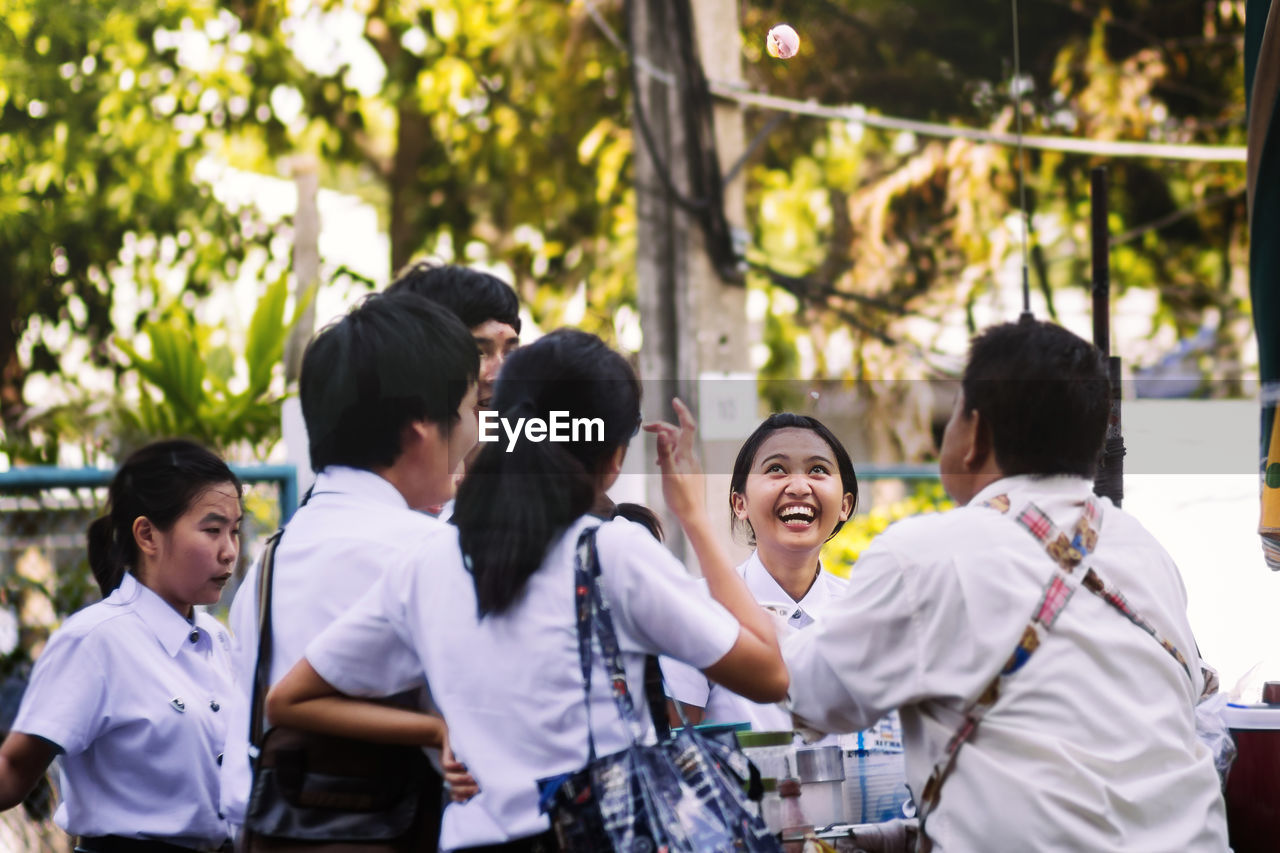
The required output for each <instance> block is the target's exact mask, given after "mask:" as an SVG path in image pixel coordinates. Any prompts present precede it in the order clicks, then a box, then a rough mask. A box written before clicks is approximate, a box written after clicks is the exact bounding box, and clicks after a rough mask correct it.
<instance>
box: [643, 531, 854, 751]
mask: <svg viewBox="0 0 1280 853" xmlns="http://www.w3.org/2000/svg"><path fill="white" fill-rule="evenodd" d="M736 571H737V572H738V574H739V575H740V576H741V577H742V579H743V581H745V582H746V584H747V589H748V590H750V591H751V595H752V596H753V597H754V598H755V600H756V601H758V602H760V603H761V604H781V605H785V606H787V607H788V608H789V609H790V611H791V612H790V614H789V615H788V617H787V624H788V625H789V626H790V627H792V628H797V629H804V628H808V627H809V626H810V625H812V624H813V623H814V619H815V614H820V613H821V612H822V611H823V610H824V609H825V608H826V607H827V605H828V604H830V603H831V602H832V601H834V600H836V599H837V598H839V597H840V596H842V595H844V593H845V590H846V589H848V586H849V582H848V581H846V580H844V579H843V578H840V577H837V576H836V575H833V574H831V573H830V572H827V571H819V572H818V576H817V578H815V579H814V582H813V585H812V586H810V587H809V591H808V592H806V593H805V594H804V598H802V599H800V600H799V601H795V600H793V599H792V598H791V596H790V595H788V594H787V591H786V590H784V589H783V588H782V586H781V585H780V584H779V583H778V581H777V580H776V579H775V578H774V577H773V575H771V574H769V570H768V569H766V568H765V567H764V563H762V562H760V554H759V552H756V551H753V552H752V553H751V556H750V557H749V558H747V560H746V561H745V562H744V563H743V564H742V565H740V566H738V568H737V569H736ZM703 583H704V585H705V581H704V582H703ZM661 664H662V678H663V680H664V681H665V682H666V688H667V695H668V696H670V697H671V698H672V699H675V700H677V701H679V702H682V703H684V704H685V705H692V706H695V707H698V708H702V709H704V712H703V722H706V723H744V722H745V723H750V724H751V728H752V730H753V731H758V732H773V731H790V730H791V727H792V723H791V714H790V713H788V712H787V711H786V710H785V709H783V708H782V707H781V706H779V705H776V704H773V703H768V704H761V703H759V702H752V701H751V700H750V699H747V698H745V697H742V696H739V695H738V694H737V693H734V692H733V691H731V690H729V689H728V688H726V687H721V686H720V685H719V684H713V683H712V682H710V681H708V680H707V677H706V676H705V675H703V674H702V672H701V671H699V670H697V669H694V668H693V667H691V666H689V665H688V664H685V663H681V662H680V661H676V660H672V659H671V658H666V657H664V658H662V660H661Z"/></svg>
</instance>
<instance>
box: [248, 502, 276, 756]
mask: <svg viewBox="0 0 1280 853" xmlns="http://www.w3.org/2000/svg"><path fill="white" fill-rule="evenodd" d="M283 534H284V528H283V527H282V528H280V529H279V530H277V531H276V532H275V533H273V534H271V537H270V538H269V539H267V547H266V550H265V551H263V553H262V565H261V566H260V567H259V570H258V660H257V662H256V663H255V664H254V667H253V699H252V704H251V705H250V706H249V708H250V718H249V754H250V756H251V757H252V758H254V759H255V760H256V759H257V757H258V750H259V749H260V748H261V746H262V733H263V729H264V728H265V726H264V725H263V721H264V717H265V714H264V707H263V706H264V705H265V703H266V701H267V688H268V687H270V686H271V684H270V681H271V576H272V574H273V573H274V571H275V562H276V546H277V545H279V544H280V537H281V536H282V535H283Z"/></svg>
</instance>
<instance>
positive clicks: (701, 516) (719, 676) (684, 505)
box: [645, 399, 789, 702]
mask: <svg viewBox="0 0 1280 853" xmlns="http://www.w3.org/2000/svg"><path fill="white" fill-rule="evenodd" d="M672 406H674V408H675V410H676V415H677V416H678V417H679V419H680V426H678V427H677V426H673V425H672V424H668V423H656V424H648V425H646V426H645V429H646V430H647V431H649V432H652V433H655V434H656V435H657V438H658V465H659V467H661V468H662V496H663V498H665V499H666V502H667V506H669V507H670V508H671V511H672V512H673V513H675V515H676V517H677V518H678V519H679V520H680V526H681V527H682V528H683V529H684V533H685V536H686V537H687V538H688V540H689V544H690V545H691V546H692V547H693V551H694V554H696V555H697V557H698V565H699V566H701V567H702V575H703V577H704V578H705V579H706V581H707V589H708V590H709V591H710V592H711V596H712V597H713V598H714V599H715V600H716V601H718V602H720V603H721V604H723V605H724V607H725V609H726V610H728V611H729V612H730V613H731V614H733V617H734V618H735V619H737V620H738V624H739V625H740V626H741V631H739V633H738V640H737V642H736V643H734V644H733V647H732V648H731V649H730V650H729V652H728V653H727V654H726V655H725V656H724V657H722V658H721V659H720V660H718V661H716V662H715V663H714V664H712V665H711V666H709V667H707V669H706V670H705V671H706V674H707V677H708V678H710V679H711V680H712V681H715V682H717V683H719V684H723V685H724V686H725V687H727V688H729V689H730V690H732V691H733V692H734V693H738V694H740V695H742V696H745V697H747V698H748V699H751V700H752V701H755V702H777V701H780V700H782V699H784V698H785V697H786V695H787V687H788V686H789V680H788V677H787V668H786V665H785V664H784V663H783V662H782V653H781V652H780V651H779V648H778V637H777V634H776V632H775V631H774V628H773V620H772V619H771V618H770V616H769V614H768V613H767V612H766V611H765V610H764V608H762V607H761V606H760V605H759V604H757V603H756V600H755V598H754V597H753V596H752V595H751V591H750V590H748V589H747V585H746V583H745V582H744V581H743V580H742V578H741V577H739V576H738V573H737V572H735V571H734V570H733V565H732V563H730V562H729V556H728V555H727V554H726V553H725V551H724V548H722V547H721V545H720V542H719V540H718V539H717V538H716V536H715V533H714V532H713V529H712V526H711V519H710V518H709V517H708V516H707V505H706V503H707V500H706V479H705V477H704V475H703V473H702V468H701V466H700V465H699V464H698V460H697V458H696V456H695V455H694V453H693V438H694V434H695V431H696V424H695V423H694V421H693V415H692V414H690V412H689V409H688V408H687V407H686V406H685V405H684V403H682V402H680V400H679V399H676V400H672Z"/></svg>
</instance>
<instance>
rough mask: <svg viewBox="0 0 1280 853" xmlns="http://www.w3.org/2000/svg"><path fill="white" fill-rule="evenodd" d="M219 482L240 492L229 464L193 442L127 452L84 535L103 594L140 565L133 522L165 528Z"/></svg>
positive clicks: (157, 444) (174, 441) (171, 442)
mask: <svg viewBox="0 0 1280 853" xmlns="http://www.w3.org/2000/svg"><path fill="white" fill-rule="evenodd" d="M221 483H230V484H231V485H232V486H233V487H234V488H235V490H236V492H237V493H238V492H239V491H240V480H239V479H238V478H237V477H236V475H235V474H233V473H232V472H231V469H230V468H228V467H227V463H226V462H223V461H222V459H220V458H219V457H218V456H217V455H216V454H214V453H212V452H211V451H209V450H206V449H205V448H203V447H201V446H200V445H198V444H196V443H194V442H191V441H185V440H181V439H170V440H166V441H157V442H154V443H152V444H148V445H147V446H145V447H143V448H141V449H140V450H137V451H135V452H134V453H133V454H131V455H130V456H129V458H128V459H126V460H125V461H124V464H123V465H121V466H120V470H119V471H117V472H116V475H115V477H114V478H112V480H111V484H110V485H109V486H108V487H107V511H106V514H105V515H103V516H101V517H100V518H97V519H94V521H93V522H92V523H91V524H90V525H89V530H88V533H87V540H88V543H87V544H88V552H89V568H90V569H91V570H92V571H93V577H94V580H96V581H97V582H98V588H99V589H101V590H102V595H103V596H104V597H106V596H108V595H110V594H111V591H112V590H114V589H115V588H116V587H118V586H120V582H121V581H123V580H124V573H125V572H126V571H129V570H130V569H137V567H138V566H137V564H138V544H137V542H136V541H135V540H134V538H133V525H134V522H135V521H137V520H138V519H139V518H146V519H148V520H149V521H150V522H151V523H152V524H153V525H155V527H156V528H157V529H159V530H169V529H171V528H172V527H173V525H174V522H176V521H177V520H178V519H179V518H180V517H182V515H183V513H185V512H186V511H187V510H188V509H190V508H191V504H192V503H193V502H194V501H195V499H196V498H197V497H198V496H199V495H200V494H201V493H202V492H203V491H204V490H205V489H207V488H209V487H211V486H216V485H219V484H221Z"/></svg>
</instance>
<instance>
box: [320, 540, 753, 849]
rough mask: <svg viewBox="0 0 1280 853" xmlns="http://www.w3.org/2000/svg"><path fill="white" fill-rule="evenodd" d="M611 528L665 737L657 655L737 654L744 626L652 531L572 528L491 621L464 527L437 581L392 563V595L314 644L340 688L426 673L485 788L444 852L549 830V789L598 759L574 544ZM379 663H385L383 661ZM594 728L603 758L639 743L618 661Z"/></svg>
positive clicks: (372, 600) (448, 825)
mask: <svg viewBox="0 0 1280 853" xmlns="http://www.w3.org/2000/svg"><path fill="white" fill-rule="evenodd" d="M592 525H599V527H600V530H599V533H598V536H597V540H596V541H597V547H598V550H599V554H600V565H601V588H602V592H603V595H604V597H605V599H606V601H607V602H608V603H609V606H610V608H611V611H612V614H613V625H614V630H615V631H616V633H617V636H618V645H619V648H620V649H621V654H622V660H623V665H624V667H625V669H626V672H627V683H628V685H630V687H631V695H632V699H633V700H634V701H635V704H636V709H637V712H638V713H639V715H640V718H641V720H642V721H643V723H644V726H645V728H646V730H647V732H648V734H647V737H649V738H652V732H653V726H652V722H651V721H650V718H649V713H648V710H647V706H646V703H645V699H644V690H643V683H644V659H645V655H649V654H667V655H671V656H672V657H675V658H677V659H679V660H683V661H686V662H688V663H690V664H692V665H693V666H695V667H698V668H700V669H701V668H705V667H707V666H710V665H711V664H713V663H715V662H716V661H718V660H720V659H721V658H722V657H724V655H725V654H727V653H728V651H729V650H730V649H731V648H732V647H733V644H734V643H735V642H737V638H738V631H739V628H738V623H737V621H736V620H735V619H734V618H733V617H732V616H731V615H730V614H729V613H728V611H726V610H725V609H724V608H723V607H721V606H720V605H719V604H718V603H716V602H715V601H713V600H712V599H711V598H710V596H709V595H708V594H707V592H706V590H705V589H704V588H703V587H701V586H700V585H699V583H698V581H697V580H696V579H694V578H693V577H691V576H690V575H689V574H688V573H687V572H686V571H685V568H684V566H683V565H681V563H680V562H679V561H678V560H676V558H675V557H673V556H672V555H671V553H670V552H669V551H667V550H666V549H665V548H664V547H662V545H661V544H660V543H659V542H658V541H657V540H656V539H654V538H653V536H652V534H650V533H649V531H648V530H647V529H645V528H644V527H642V526H641V525H639V524H635V523H633V522H630V521H626V520H624V519H615V520H613V521H609V522H605V523H603V524H602V523H601V522H600V519H598V518H594V517H592V516H583V517H582V518H580V519H578V520H577V521H575V522H574V523H573V524H571V525H569V527H568V529H567V530H566V531H565V533H564V534H563V535H562V536H561V537H560V538H559V539H557V540H555V541H554V542H553V543H552V545H551V547H550V548H549V549H548V551H547V556H546V558H545V559H544V560H543V563H542V565H541V567H540V568H539V569H538V570H537V571H536V572H534V573H533V575H532V576H531V577H530V578H529V580H528V582H527V585H526V587H525V590H524V593H523V595H522V596H521V598H520V600H519V601H517V602H516V603H515V604H514V605H512V607H511V608H510V609H509V610H507V611H506V612H504V613H501V614H496V615H493V614H491V615H489V616H486V617H484V618H483V619H482V618H480V617H479V615H478V613H477V605H476V596H475V586H474V584H473V581H472V577H471V574H470V573H469V572H468V571H467V569H466V568H465V567H464V566H463V561H462V555H461V553H460V552H459V549H458V531H457V530H456V529H455V528H452V527H449V528H446V529H444V530H442V531H440V532H438V533H435V534H433V536H432V539H431V541H430V542H429V543H428V546H427V547H428V548H429V549H430V551H431V552H432V553H433V554H434V555H435V562H434V565H433V567H432V571H431V573H430V574H429V575H428V574H426V573H423V572H418V571H414V569H413V567H412V566H409V565H400V566H396V567H393V568H391V569H390V570H389V571H388V572H387V575H386V577H385V578H384V579H383V580H382V581H381V582H380V583H379V584H378V586H377V587H376V588H375V589H374V591H372V592H371V593H369V595H367V596H366V597H365V598H364V599H362V600H361V601H360V602H359V603H358V604H357V605H356V606H355V607H353V608H352V610H351V611H350V612H349V613H348V614H347V615H346V616H344V617H343V618H342V619H340V620H338V622H336V623H335V624H334V625H333V627H331V628H330V629H328V630H327V631H325V633H323V634H322V635H321V636H320V637H319V638H318V639H317V640H316V641H315V642H314V643H312V644H311V645H310V646H308V647H307V660H309V661H310V662H311V665H312V666H313V667H315V669H316V671H317V672H318V673H319V674H320V675H321V676H322V677H323V678H324V679H325V680H326V681H328V682H329V683H330V684H332V685H333V686H334V687H337V688H338V689H340V690H342V691H343V692H345V693H348V694H352V695H357V696H384V695H388V694H394V693H396V692H398V691H400V690H402V689H403V688H404V687H406V686H407V685H410V684H412V683H414V681H415V680H416V679H419V678H421V676H422V673H423V671H424V670H425V672H426V674H427V678H428V680H429V682H430V685H431V693H432V696H433V697H434V698H435V700H436V702H437V704H438V705H439V707H440V710H441V711H442V713H443V714H444V717H445V720H446V721H447V722H448V724H449V742H450V745H451V746H452V748H453V751H454V754H455V755H456V756H457V758H458V760H459V761H461V762H463V763H465V764H466V765H467V769H468V771H469V772H470V773H471V775H472V776H473V777H474V778H475V780H476V782H477V783H478V784H479V786H480V793H479V794H477V795H476V796H474V797H472V798H471V799H470V800H468V801H467V802H466V803H461V804H459V803H450V804H449V806H448V808H446V809H445V813H444V822H443V825H442V828H441V835H440V846H441V848H442V849H444V850H453V849H456V848H459V847H471V846H476V845H482V844H497V843H501V842H504V841H508V840H511V839H516V838H523V837H527V836H530V835H536V834H538V833H540V832H543V831H545V830H546V829H547V828H548V827H549V825H550V824H549V823H548V820H547V818H546V816H545V815H543V814H541V813H540V812H539V810H538V788H537V784H536V780H538V779H540V778H543V777H547V776H554V775H556V774H560V773H566V772H570V771H574V770H578V769H579V768H581V767H582V766H583V765H584V764H585V763H586V761H587V712H586V708H585V698H586V697H585V691H584V688H583V680H582V667H581V664H580V662H579V657H578V636H577V622H576V614H575V607H574V547H575V545H576V544H577V541H578V536H579V534H580V533H582V531H584V530H586V529H587V528H588V527H590V526H592ZM370 661H377V662H378V665H377V666H370V665H369V662H370ZM593 661H594V668H593V674H592V678H591V726H592V731H594V733H595V743H596V753H597V754H598V755H607V754H609V753H611V752H616V751H618V750H620V749H623V748H625V747H626V746H627V745H628V744H630V742H631V736H630V734H629V733H628V731H627V728H626V727H625V726H624V725H623V723H622V720H621V718H620V717H619V715H618V711H617V708H616V707H615V705H614V700H613V697H612V695H611V693H610V690H609V684H608V679H607V678H606V677H605V670H604V665H603V663H602V662H601V660H600V656H599V654H598V653H597V654H596V655H594V656H593Z"/></svg>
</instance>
